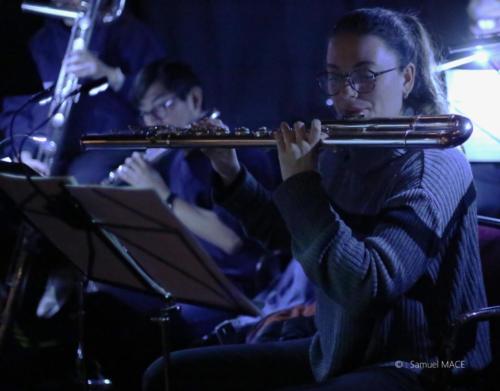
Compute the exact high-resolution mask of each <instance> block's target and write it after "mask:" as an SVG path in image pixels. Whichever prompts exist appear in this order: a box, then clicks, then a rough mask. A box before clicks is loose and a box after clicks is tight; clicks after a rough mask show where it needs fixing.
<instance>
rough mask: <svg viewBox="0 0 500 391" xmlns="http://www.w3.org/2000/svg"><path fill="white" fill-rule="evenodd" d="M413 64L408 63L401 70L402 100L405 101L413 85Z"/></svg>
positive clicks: (414, 70)
mask: <svg viewBox="0 0 500 391" xmlns="http://www.w3.org/2000/svg"><path fill="white" fill-rule="evenodd" d="M415 72H416V69H415V64H413V63H412V62H410V63H409V64H408V65H406V66H405V67H404V69H403V98H404V99H406V98H407V97H408V95H410V93H411V91H412V90H413V86H414V85H415Z"/></svg>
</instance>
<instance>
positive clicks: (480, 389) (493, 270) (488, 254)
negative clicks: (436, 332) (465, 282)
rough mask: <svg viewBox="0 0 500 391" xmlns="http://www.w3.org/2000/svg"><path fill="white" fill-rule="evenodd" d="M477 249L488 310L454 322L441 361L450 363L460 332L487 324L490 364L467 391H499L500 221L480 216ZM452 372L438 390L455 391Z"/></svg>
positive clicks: (445, 377) (465, 314) (440, 383)
mask: <svg viewBox="0 0 500 391" xmlns="http://www.w3.org/2000/svg"><path fill="white" fill-rule="evenodd" d="M478 222H479V247H480V253H481V263H482V267H483V276H484V284H485V289H486V297H487V302H488V306H487V307H483V308H478V309H476V310H474V311H470V312H467V313H464V314H462V315H461V316H460V317H459V318H458V319H456V320H455V322H454V324H453V325H452V329H451V332H450V333H449V334H448V336H447V337H446V339H445V341H443V350H442V352H443V353H442V356H441V357H440V360H444V361H450V360H453V357H454V351H455V348H456V343H457V339H458V336H459V334H460V332H461V331H462V330H463V329H464V328H465V327H467V326H469V325H473V324H474V323H477V322H480V321H488V322H489V324H490V339H491V351H492V362H491V364H490V366H488V368H486V369H485V370H484V371H482V372H481V373H478V374H475V375H474V376H473V377H472V378H471V379H467V381H466V383H468V386H467V388H466V389H467V390H474V391H487V390H491V391H493V390H498V389H500V220H499V219H493V218H489V217H484V216H479V219H478ZM451 379H452V377H451V369H450V370H443V372H442V374H441V379H439V381H438V386H439V387H440V389H442V390H446V389H448V390H450V389H452V388H453V387H454V385H453V384H452V381H451Z"/></svg>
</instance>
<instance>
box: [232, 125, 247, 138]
mask: <svg viewBox="0 0 500 391" xmlns="http://www.w3.org/2000/svg"><path fill="white" fill-rule="evenodd" d="M234 134H235V135H236V136H248V135H249V134H250V129H248V128H245V127H244V126H242V127H239V128H236V129H234Z"/></svg>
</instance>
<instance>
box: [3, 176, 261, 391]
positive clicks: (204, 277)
mask: <svg viewBox="0 0 500 391" xmlns="http://www.w3.org/2000/svg"><path fill="white" fill-rule="evenodd" d="M0 189H2V190H3V192H4V193H5V194H7V195H8V197H9V198H10V199H11V200H12V201H14V203H15V204H16V205H17V207H18V208H19V209H21V210H22V213H23V215H24V216H25V218H26V219H27V220H28V221H29V222H30V223H31V224H32V225H33V226H34V227H36V228H37V229H38V230H39V231H40V232H41V233H42V234H43V235H44V236H45V237H47V239H49V241H51V242H52V243H53V244H54V245H55V246H56V247H57V248H58V249H59V250H60V251H61V252H62V253H63V254H64V255H66V256H67V258H68V259H69V260H70V261H71V262H72V263H73V264H74V265H75V266H76V267H77V268H78V269H79V270H80V271H81V272H82V273H83V275H84V276H85V279H91V280H95V281H102V282H106V283H110V284H114V285H118V286H121V287H128V288H132V289H138V290H141V291H147V292H153V293H155V294H156V295H158V296H160V297H162V298H163V299H164V301H165V304H166V307H165V309H164V311H162V313H161V314H160V317H159V318H157V320H159V321H160V322H161V323H162V325H163V326H164V327H163V328H162V336H163V338H162V345H163V352H164V355H165V359H166V360H167V361H166V362H167V363H168V356H169V345H168V338H167V337H168V321H169V319H170V317H171V314H172V312H173V311H175V310H177V308H178V306H177V305H176V301H175V300H174V297H175V299H176V300H179V301H182V302H187V303H196V304H201V305H206V306H212V307H216V308H221V309H226V310H232V311H235V312H240V313H242V314H249V315H257V314H259V310H258V309H257V308H256V307H255V306H254V305H253V304H252V302H251V301H250V300H248V299H247V298H246V297H245V296H244V295H243V294H242V293H241V292H240V291H239V290H238V289H237V288H235V287H234V286H233V285H232V284H231V283H230V282H229V280H227V278H226V277H225V276H224V275H223V274H222V273H221V272H220V270H219V269H218V267H217V266H216V264H215V263H214V262H213V261H212V260H211V258H210V257H209V256H208V255H207V254H206V253H205V252H204V251H203V250H202V249H201V248H200V246H199V245H198V243H197V242H196V241H195V239H194V238H193V237H192V236H191V234H190V233H189V232H187V231H186V229H185V228H184V227H183V226H182V224H181V223H180V222H179V221H178V220H177V219H176V218H175V217H174V216H173V215H172V213H171V212H170V211H169V210H168V208H167V207H166V206H165V205H164V203H163V202H162V201H161V200H160V199H159V197H158V196H157V195H156V194H155V193H154V192H153V191H151V190H144V189H132V188H106V187H101V186H78V185H75V184H74V183H73V182H72V181H71V180H70V179H68V178H57V177H52V178H41V177H38V178H35V177H28V178H27V177H23V176H17V175H8V174H0ZM146 205H147V207H145V206H146ZM81 288H82V289H81V292H82V294H83V285H82V287H81ZM81 304H82V305H83V303H81ZM81 342H82V341H81ZM79 348H81V346H79ZM79 358H81V360H80V361H79V362H80V363H82V362H83V357H80V356H79ZM165 371H166V373H165V375H166V376H167V378H166V379H167V381H166V387H167V388H168V372H167V371H168V365H166V366H165ZM83 374H84V375H85V373H84V371H83ZM83 379H84V380H85V376H83ZM85 384H87V381H86V380H85Z"/></svg>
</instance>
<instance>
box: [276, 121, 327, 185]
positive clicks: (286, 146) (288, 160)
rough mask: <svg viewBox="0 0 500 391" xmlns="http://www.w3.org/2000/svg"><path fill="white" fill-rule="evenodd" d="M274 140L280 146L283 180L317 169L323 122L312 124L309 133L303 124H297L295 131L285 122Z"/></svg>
mask: <svg viewBox="0 0 500 391" xmlns="http://www.w3.org/2000/svg"><path fill="white" fill-rule="evenodd" d="M274 138H275V139H276V142H277V144H278V157H279V162H280V168H281V176H282V178H283V180H286V179H288V178H290V177H291V176H293V175H295V174H299V173H301V172H304V171H314V170H316V169H317V162H318V153H317V150H318V148H317V146H318V144H319V142H320V140H321V138H322V134H321V121H320V120H318V119H315V120H313V121H312V122H311V128H310V129H309V131H307V130H306V127H305V125H304V123H303V122H295V123H294V124H293V129H291V128H290V126H288V124H287V123H285V122H283V123H281V125H280V128H279V130H278V131H276V132H275V134H274Z"/></svg>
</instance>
